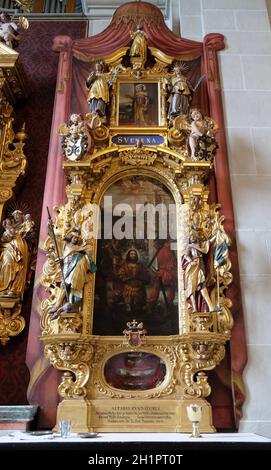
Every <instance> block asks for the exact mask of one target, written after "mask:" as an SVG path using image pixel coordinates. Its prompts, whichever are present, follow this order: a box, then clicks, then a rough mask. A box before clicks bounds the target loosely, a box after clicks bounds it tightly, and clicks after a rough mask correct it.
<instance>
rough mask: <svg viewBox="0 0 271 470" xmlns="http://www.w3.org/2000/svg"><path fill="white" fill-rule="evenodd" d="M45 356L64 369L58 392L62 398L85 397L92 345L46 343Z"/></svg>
mask: <svg viewBox="0 0 271 470" xmlns="http://www.w3.org/2000/svg"><path fill="white" fill-rule="evenodd" d="M44 354H45V357H46V358H47V359H48V360H49V361H50V363H51V364H52V365H53V367H55V369H58V370H64V371H65V373H64V374H63V377H62V380H61V383H60V385H59V387H58V393H59V394H60V396H62V397H63V398H70V399H71V398H73V399H81V398H85V397H86V394H87V391H86V387H85V385H86V383H87V382H88V380H89V375H90V365H89V364H91V362H92V361H91V359H92V356H93V347H92V346H91V345H90V344H89V343H81V342H75V341H69V340H66V341H63V342H58V343H55V344H52V343H50V344H47V345H46V346H45V350H44Z"/></svg>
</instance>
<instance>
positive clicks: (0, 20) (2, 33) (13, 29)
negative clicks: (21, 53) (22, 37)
mask: <svg viewBox="0 0 271 470" xmlns="http://www.w3.org/2000/svg"><path fill="white" fill-rule="evenodd" d="M18 27H19V28H23V29H28V27H29V22H28V20H27V19H26V18H25V17H24V16H20V17H19V20H18V23H15V21H13V19H12V18H11V16H10V15H9V14H8V13H6V12H2V13H1V14H0V41H1V42H5V43H6V45H7V46H9V47H11V48H14V47H16V46H17V45H18V39H19V37H18Z"/></svg>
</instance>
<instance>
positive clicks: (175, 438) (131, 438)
mask: <svg viewBox="0 0 271 470" xmlns="http://www.w3.org/2000/svg"><path fill="white" fill-rule="evenodd" d="M22 441H24V442H25V443H34V442H50V443H52V442H56V443H59V442H66V443H67V444H68V443H70V442H83V441H85V442H96V443H99V444H100V443H113V442H120V443H124V442H141V443H146V442H161V443H166V442H180V443H182V442H192V441H193V442H210V443H212V442H213V443H215V442H224V443H233V442H251V443H258V442H266V443H268V442H269V443H270V444H271V439H269V438H267V437H263V436H259V435H257V434H252V433H214V434H202V438H199V439H195V438H194V439H192V440H191V438H190V434H182V433H157V434H155V433H114V434H113V433H99V434H98V435H97V437H94V438H91V439H89V438H83V437H80V436H79V435H78V434H71V435H70V436H69V437H68V438H67V439H63V438H61V436H60V435H59V434H56V433H54V434H49V435H48V434H47V435H44V436H33V435H31V434H28V433H27V432H20V431H14V432H8V433H7V432H4V431H1V432H0V446H1V443H5V444H6V443H17V442H22Z"/></svg>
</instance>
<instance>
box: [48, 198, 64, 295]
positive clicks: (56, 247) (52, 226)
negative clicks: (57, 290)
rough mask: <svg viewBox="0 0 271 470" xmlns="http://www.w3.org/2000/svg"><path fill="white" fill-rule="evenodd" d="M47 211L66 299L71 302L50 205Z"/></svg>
mask: <svg viewBox="0 0 271 470" xmlns="http://www.w3.org/2000/svg"><path fill="white" fill-rule="evenodd" d="M47 212H48V227H49V229H50V231H51V234H52V237H51V238H52V241H53V244H54V247H55V250H56V254H57V260H56V261H57V262H58V263H59V266H60V271H61V276H62V280H63V283H64V286H65V293H66V299H67V302H69V293H68V288H67V285H66V282H65V277H64V272H63V266H62V263H61V257H60V253H59V248H58V244H57V241H56V236H55V231H54V224H53V221H52V217H51V214H50V211H49V207H48V206H47Z"/></svg>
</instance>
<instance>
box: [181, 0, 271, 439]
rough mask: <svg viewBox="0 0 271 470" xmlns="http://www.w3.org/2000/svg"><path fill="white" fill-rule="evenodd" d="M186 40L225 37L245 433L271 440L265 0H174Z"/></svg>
mask: <svg viewBox="0 0 271 470" xmlns="http://www.w3.org/2000/svg"><path fill="white" fill-rule="evenodd" d="M173 3H174V4H175V3H176V4H178V5H180V31H181V35H182V36H183V37H186V38H189V39H195V40H198V41H201V40H202V38H203V37H204V36H205V35H206V34H208V33H211V32H219V33H222V34H224V36H225V38H226V49H225V50H224V51H223V52H221V53H220V67H221V69H220V70H221V79H222V88H223V100H224V112H225V123H226V127H227V129H226V130H227V141H228V150H229V163H230V171H231V184H232V193H233V202H234V211H235V223H236V229H237V243H238V254H239V263H240V274H241V286H242V298H243V307H244V315H245V323H246V332H247V346H248V365H247V367H246V370H245V374H244V379H245V382H246V387H247V391H246V393H247V399H246V403H245V406H244V408H243V410H244V416H243V419H242V421H241V427H240V431H243V432H256V433H258V434H262V435H265V436H269V437H271V409H270V406H269V390H270V389H271V372H270V359H269V358H270V355H271V320H270V313H269V308H270V305H271V203H270V202H271V151H270V141H271V79H270V77H271V30H270V23H269V18H268V13H267V6H266V2H265V0H189V1H188V0H180V1H179V0H173Z"/></svg>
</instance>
